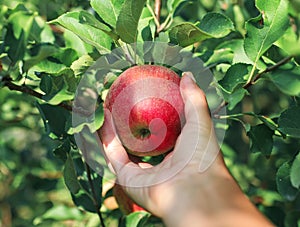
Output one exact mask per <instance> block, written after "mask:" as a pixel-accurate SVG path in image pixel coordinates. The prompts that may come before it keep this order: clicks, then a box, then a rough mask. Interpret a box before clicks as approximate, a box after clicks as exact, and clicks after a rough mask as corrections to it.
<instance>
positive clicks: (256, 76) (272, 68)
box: [243, 56, 294, 89]
mask: <svg viewBox="0 0 300 227" xmlns="http://www.w3.org/2000/svg"><path fill="white" fill-rule="evenodd" d="M293 57H294V56H288V57H286V58H284V59H282V60H280V61H279V62H277V63H276V64H275V65H272V66H270V67H268V68H266V69H265V70H264V71H261V72H259V73H257V74H256V75H255V76H254V77H253V78H254V79H253V80H252V81H250V82H249V83H247V84H245V85H244V86H243V88H245V89H248V88H249V87H251V86H252V85H253V84H255V82H256V81H257V80H258V79H259V78H260V77H261V76H262V75H263V74H265V73H268V72H271V71H273V70H275V69H277V68H278V67H280V66H282V65H284V64H286V63H288V62H289V61H290V60H291V59H292V58H293Z"/></svg>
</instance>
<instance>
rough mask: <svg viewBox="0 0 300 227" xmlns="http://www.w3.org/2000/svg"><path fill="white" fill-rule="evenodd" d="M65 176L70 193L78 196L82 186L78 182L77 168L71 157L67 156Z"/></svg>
mask: <svg viewBox="0 0 300 227" xmlns="http://www.w3.org/2000/svg"><path fill="white" fill-rule="evenodd" d="M63 175H64V179H65V184H66V186H67V187H68V189H69V191H70V192H71V193H72V194H77V193H78V192H79V190H80V189H81V186H80V184H79V182H78V178H77V174H76V170H75V166H74V163H73V160H72V157H71V155H67V160H66V162H65V166H64V170H63Z"/></svg>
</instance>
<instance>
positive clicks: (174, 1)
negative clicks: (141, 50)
mask: <svg viewBox="0 0 300 227" xmlns="http://www.w3.org/2000/svg"><path fill="white" fill-rule="evenodd" d="M185 1H186V0H168V1H167V8H168V11H169V12H171V13H174V12H175V10H176V8H177V7H178V6H179V5H180V4H181V3H182V2H185Z"/></svg>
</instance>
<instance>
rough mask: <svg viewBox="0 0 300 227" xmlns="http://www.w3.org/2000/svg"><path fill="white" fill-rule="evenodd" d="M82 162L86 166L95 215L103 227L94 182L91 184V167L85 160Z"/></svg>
mask: <svg viewBox="0 0 300 227" xmlns="http://www.w3.org/2000/svg"><path fill="white" fill-rule="evenodd" d="M84 163H85V167H86V173H87V178H88V181H89V184H90V188H91V191H92V196H93V203H94V206H95V208H96V212H97V215H98V217H99V219H100V222H101V226H102V227H105V223H104V219H103V217H102V214H101V212H100V208H101V205H99V203H98V201H97V195H96V191H95V187H94V184H93V179H92V174H91V168H90V166H89V165H88V164H87V163H86V162H84Z"/></svg>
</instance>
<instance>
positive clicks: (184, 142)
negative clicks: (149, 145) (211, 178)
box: [172, 72, 219, 170]
mask: <svg viewBox="0 0 300 227" xmlns="http://www.w3.org/2000/svg"><path fill="white" fill-rule="evenodd" d="M180 89H181V95H182V98H183V101H184V104H185V118H186V124H185V125H184V127H183V129H182V132H181V134H180V136H179V138H178V140H177V143H176V146H175V149H174V155H173V157H172V163H173V165H174V164H178V163H180V165H187V163H190V162H191V161H192V162H193V163H196V164H197V165H198V169H199V170H205V169H206V168H208V167H209V165H211V163H212V162H213V161H214V160H215V158H216V156H217V154H218V152H219V146H218V143H217V140H216V136H215V133H214V129H213V124H212V120H211V117H210V113H209V108H208V105H207V101H206V97H205V94H204V92H203V91H202V90H201V89H200V88H199V87H198V86H197V84H196V83H195V79H194V77H193V75H192V73H190V72H186V73H184V75H183V78H182V79H181V83H180Z"/></svg>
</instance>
